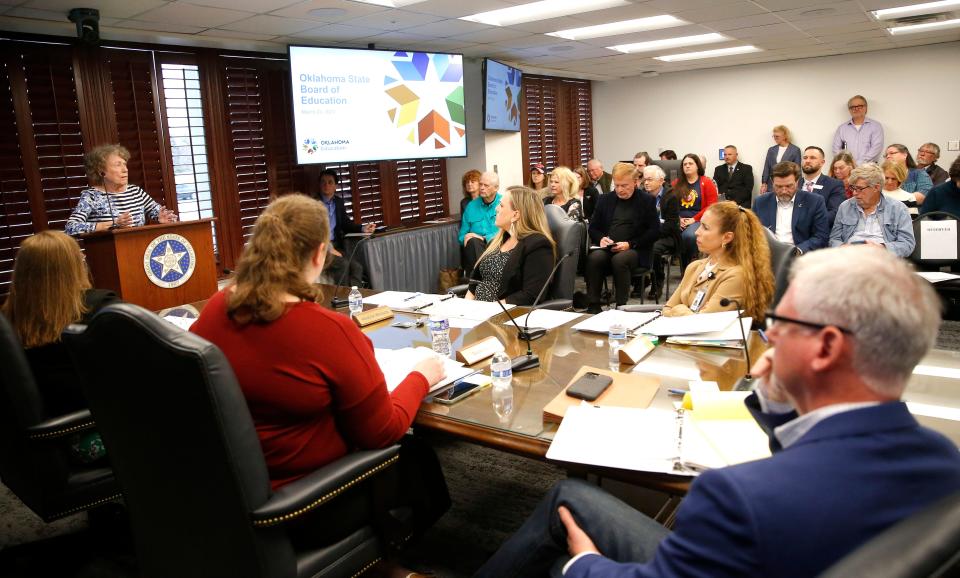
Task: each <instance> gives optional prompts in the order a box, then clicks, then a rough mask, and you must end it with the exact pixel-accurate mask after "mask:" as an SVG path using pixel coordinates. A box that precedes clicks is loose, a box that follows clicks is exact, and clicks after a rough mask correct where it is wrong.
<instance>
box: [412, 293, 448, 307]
mask: <svg viewBox="0 0 960 578" xmlns="http://www.w3.org/2000/svg"><path fill="white" fill-rule="evenodd" d="M454 297H456V295H454V294H453V293H451V294H449V295H447V296H446V297H441V298H440V299H437V300H436V301H434V302H432V303H424V304H423V305H418V306H417V307H414V308H413V310H414V311H420V310H422V309H426V308H427V307H433V306H434V305H436V304H437V303H442V302H443V301H446V300H447V299H453V298H454Z"/></svg>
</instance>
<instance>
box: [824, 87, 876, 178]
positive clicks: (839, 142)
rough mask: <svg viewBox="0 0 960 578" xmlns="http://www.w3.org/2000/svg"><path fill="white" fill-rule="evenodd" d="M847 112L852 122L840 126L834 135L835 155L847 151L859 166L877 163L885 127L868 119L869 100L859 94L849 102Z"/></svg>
mask: <svg viewBox="0 0 960 578" xmlns="http://www.w3.org/2000/svg"><path fill="white" fill-rule="evenodd" d="M847 110H849V111H850V120H848V121H847V122H845V123H843V124H841V125H840V126H838V127H837V132H836V133H834V135H833V155H834V156H836V155H837V153H838V152H840V151H842V150H846V151H848V152H849V153H850V154H851V155H853V160H855V161H857V166H860V165H862V164H863V163H875V162H877V161H878V160H880V151H881V150H883V125H882V124H880V123H879V122H877V121H875V120H873V119H872V118H867V99H866V98H864V97H862V96H860V95H859V94H858V95H856V96H854V97H852V98H850V100H848V101H847Z"/></svg>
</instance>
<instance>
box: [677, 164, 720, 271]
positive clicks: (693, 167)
mask: <svg viewBox="0 0 960 578" xmlns="http://www.w3.org/2000/svg"><path fill="white" fill-rule="evenodd" d="M680 170H681V172H682V174H681V175H680V176H679V177H678V178H677V179H676V180H674V181H673V183H671V187H672V189H673V194H675V195H676V196H677V198H678V199H680V230H681V231H683V233H681V235H680V240H681V251H680V261H681V262H682V264H683V266H684V267H686V266H687V263H689V262H690V261H691V260H692V259H693V257H694V255H695V254H696V245H697V236H696V235H697V228H698V227H700V218H701V217H702V216H703V213H704V211H706V210H707V207H709V206H710V205H712V204H714V203H716V202H717V186H716V185H715V184H714V183H713V179H710V178H707V177H706V176H704V173H705V169H704V167H703V162H702V161H701V160H700V157H699V156H698V155H695V154H693V153H687V154H685V155H683V160H682V161H681V162H680Z"/></svg>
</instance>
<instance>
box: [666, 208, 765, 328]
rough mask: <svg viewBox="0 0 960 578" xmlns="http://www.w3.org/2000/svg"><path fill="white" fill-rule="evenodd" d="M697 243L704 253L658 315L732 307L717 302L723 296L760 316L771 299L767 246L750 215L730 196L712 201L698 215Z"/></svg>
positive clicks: (760, 229) (732, 307) (755, 316)
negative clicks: (704, 210) (727, 198)
mask: <svg viewBox="0 0 960 578" xmlns="http://www.w3.org/2000/svg"><path fill="white" fill-rule="evenodd" d="M697 248H698V249H699V250H700V252H701V253H703V254H704V255H706V258H704V259H700V260H699V261H694V262H693V263H690V265H689V266H688V267H687V268H686V270H685V271H684V272H683V279H682V280H681V281H680V286H679V287H677V290H676V291H674V292H673V295H671V296H670V299H669V300H668V301H667V303H666V305H664V307H663V314H664V315H666V316H680V315H692V314H695V313H711V312H715V311H724V310H732V309H736V305H735V304H734V303H730V304H729V305H727V306H724V305H721V304H720V301H721V300H723V299H724V298H726V299H729V300H731V301H737V302H739V304H740V305H741V306H742V307H743V309H744V315H746V316H748V317H752V318H753V319H757V320H759V319H763V314H764V312H765V311H766V309H767V307H768V306H769V305H770V301H771V299H773V292H774V283H773V271H772V270H771V268H770V247H769V246H768V245H767V238H766V234H765V233H764V232H763V226H762V225H761V224H760V221H759V220H758V219H757V217H756V215H754V214H753V212H752V211H750V210H748V209H744V208H743V207H740V206H739V205H737V204H736V203H734V202H733V201H723V202H720V203H715V204H713V205H711V206H710V208H709V209H707V210H706V212H705V213H704V214H703V218H702V219H700V228H699V229H697Z"/></svg>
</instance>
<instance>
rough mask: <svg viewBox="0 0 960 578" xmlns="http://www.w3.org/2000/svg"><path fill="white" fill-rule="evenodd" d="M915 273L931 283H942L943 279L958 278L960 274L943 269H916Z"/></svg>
mask: <svg viewBox="0 0 960 578" xmlns="http://www.w3.org/2000/svg"><path fill="white" fill-rule="evenodd" d="M916 273H917V275H920V276H921V277H923V278H924V279H926V280H927V281H929V282H931V283H943V282H944V281H953V280H954V279H960V275H956V274H954V273H945V272H943V271H917V272H916Z"/></svg>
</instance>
